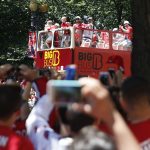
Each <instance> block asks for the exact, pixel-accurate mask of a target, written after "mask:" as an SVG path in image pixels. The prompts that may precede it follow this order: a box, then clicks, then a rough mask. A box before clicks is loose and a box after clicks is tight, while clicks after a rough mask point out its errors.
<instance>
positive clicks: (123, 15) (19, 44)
mask: <svg viewBox="0 0 150 150" xmlns="http://www.w3.org/2000/svg"><path fill="white" fill-rule="evenodd" d="M40 1H42V0H40ZM43 2H47V3H48V6H49V10H48V12H47V13H39V15H38V16H39V18H38V19H39V21H38V22H39V26H40V27H41V28H43V25H44V22H45V20H46V19H52V20H54V21H55V22H58V23H60V18H61V17H62V16H63V15H66V16H67V17H68V18H69V21H70V22H71V23H73V22H74V17H75V16H77V15H79V16H81V18H82V19H84V18H85V17H86V16H92V17H93V18H94V20H95V25H97V27H98V28H100V29H102V28H104V27H105V28H107V29H112V28H114V27H117V26H118V25H119V24H120V23H121V21H122V20H129V21H131V8H130V0H92V1H91V0H43ZM0 18H1V19H0V31H1V34H0V39H1V41H0V48H1V51H0V63H1V64H2V63H6V62H9V61H12V60H15V62H16V61H17V63H18V62H21V61H23V60H24V58H25V56H26V50H27V40H28V31H29V29H30V21H31V19H30V18H31V12H30V10H29V1H26V0H21V1H20V0H13V1H12V0H1V5H0Z"/></svg>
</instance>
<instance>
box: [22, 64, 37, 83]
mask: <svg viewBox="0 0 150 150" xmlns="http://www.w3.org/2000/svg"><path fill="white" fill-rule="evenodd" d="M19 69H20V74H21V75H22V76H23V78H25V79H26V80H28V81H32V80H34V79H35V78H36V77H37V75H38V71H37V69H35V68H33V67H31V66H28V65H26V64H21V65H20V66H19Z"/></svg>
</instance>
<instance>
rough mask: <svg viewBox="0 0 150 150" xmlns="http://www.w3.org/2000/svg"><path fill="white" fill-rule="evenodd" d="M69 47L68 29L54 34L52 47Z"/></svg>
mask: <svg viewBox="0 0 150 150" xmlns="http://www.w3.org/2000/svg"><path fill="white" fill-rule="evenodd" d="M70 46H71V31H70V29H62V30H57V31H55V32H54V47H57V48H66V47H70Z"/></svg>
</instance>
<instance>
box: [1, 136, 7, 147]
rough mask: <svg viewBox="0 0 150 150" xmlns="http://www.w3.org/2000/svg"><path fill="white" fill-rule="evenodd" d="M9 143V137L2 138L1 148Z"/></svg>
mask: <svg viewBox="0 0 150 150" xmlns="http://www.w3.org/2000/svg"><path fill="white" fill-rule="evenodd" d="M7 142H8V137H6V136H0V146H1V147H5V146H6V144H7Z"/></svg>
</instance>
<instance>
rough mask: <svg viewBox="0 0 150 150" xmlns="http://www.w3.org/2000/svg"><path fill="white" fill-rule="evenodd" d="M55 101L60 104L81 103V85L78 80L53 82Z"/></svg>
mask: <svg viewBox="0 0 150 150" xmlns="http://www.w3.org/2000/svg"><path fill="white" fill-rule="evenodd" d="M51 86H52V91H53V99H54V101H56V102H60V103H73V102H80V101H81V85H80V84H79V82H78V81H76V80H52V81H51Z"/></svg>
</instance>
